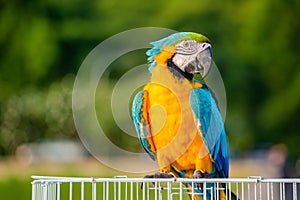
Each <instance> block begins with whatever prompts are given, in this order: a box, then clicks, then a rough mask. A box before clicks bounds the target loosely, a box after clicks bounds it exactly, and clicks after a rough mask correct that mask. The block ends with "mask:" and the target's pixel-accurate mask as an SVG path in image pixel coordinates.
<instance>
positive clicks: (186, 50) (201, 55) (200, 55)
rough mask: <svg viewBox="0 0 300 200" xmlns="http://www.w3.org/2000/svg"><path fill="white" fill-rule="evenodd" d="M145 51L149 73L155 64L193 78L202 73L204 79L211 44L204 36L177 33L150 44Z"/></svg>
mask: <svg viewBox="0 0 300 200" xmlns="http://www.w3.org/2000/svg"><path fill="white" fill-rule="evenodd" d="M150 44H152V45H153V47H152V49H150V50H148V51H147V53H146V54H147V55H148V56H149V57H148V61H149V62H150V63H151V64H150V68H149V70H150V72H152V70H153V68H154V67H155V66H156V65H157V64H165V65H167V66H168V67H170V68H173V69H174V68H175V70H177V71H180V73H183V74H187V75H190V76H193V75H194V74H200V73H201V72H202V78H205V77H206V76H207V74H208V72H209V70H210V67H211V64H212V52H211V44H210V42H209V40H208V38H206V37H205V36H203V35H201V34H198V33H193V32H179V33H175V34H172V35H170V36H168V37H166V38H163V39H161V40H158V41H155V42H151V43H150Z"/></svg>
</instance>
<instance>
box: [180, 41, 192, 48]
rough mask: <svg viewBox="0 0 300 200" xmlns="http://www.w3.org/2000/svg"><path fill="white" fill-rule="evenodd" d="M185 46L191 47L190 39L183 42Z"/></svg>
mask: <svg viewBox="0 0 300 200" xmlns="http://www.w3.org/2000/svg"><path fill="white" fill-rule="evenodd" d="M182 46H183V47H185V48H189V47H190V43H189V42H188V41H184V42H183V44H182Z"/></svg>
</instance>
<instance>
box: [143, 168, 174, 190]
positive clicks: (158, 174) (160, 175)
mask: <svg viewBox="0 0 300 200" xmlns="http://www.w3.org/2000/svg"><path fill="white" fill-rule="evenodd" d="M144 178H175V176H174V175H173V174H171V173H167V172H156V173H154V174H149V175H146V176H144ZM152 184H153V185H155V184H154V182H153V183H152ZM141 189H143V183H142V184H141Z"/></svg>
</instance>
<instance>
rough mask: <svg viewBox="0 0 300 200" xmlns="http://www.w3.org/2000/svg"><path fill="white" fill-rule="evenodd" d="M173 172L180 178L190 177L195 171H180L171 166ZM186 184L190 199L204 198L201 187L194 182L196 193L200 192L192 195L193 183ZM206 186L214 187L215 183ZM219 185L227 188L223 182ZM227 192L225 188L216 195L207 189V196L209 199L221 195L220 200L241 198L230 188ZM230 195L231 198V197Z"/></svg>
mask: <svg viewBox="0 0 300 200" xmlns="http://www.w3.org/2000/svg"><path fill="white" fill-rule="evenodd" d="M171 172H172V173H173V174H174V175H175V176H176V177H180V178H189V177H190V176H191V175H192V174H193V171H185V172H183V171H180V172H178V171H177V170H176V169H174V168H173V167H171ZM185 185H186V188H187V190H188V193H189V196H190V199H193V198H194V199H195V200H203V195H201V194H203V191H202V189H201V188H197V187H196V186H195V184H194V193H198V194H196V195H194V197H193V195H192V184H191V183H187V184H185ZM206 187H214V186H213V184H211V183H207V184H206ZM219 187H222V188H226V185H225V184H224V183H221V184H220V185H219ZM226 190H227V192H226V193H225V191H224V190H221V191H220V192H219V195H214V194H211V192H210V190H208V191H207V193H206V195H207V196H206V198H207V199H216V197H214V198H212V196H219V199H218V200H239V198H238V197H237V196H236V195H235V194H234V193H233V192H232V191H230V190H229V189H226ZM226 194H227V198H226ZM229 197H230V198H229Z"/></svg>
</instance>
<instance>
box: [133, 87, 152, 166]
mask: <svg viewBox="0 0 300 200" xmlns="http://www.w3.org/2000/svg"><path fill="white" fill-rule="evenodd" d="M143 96H144V91H140V92H138V93H137V94H136V96H135V98H134V100H133V103H132V118H133V123H134V126H135V129H136V132H137V134H138V138H139V140H140V142H141V144H142V146H143V148H144V149H145V151H146V152H147V153H148V154H149V156H150V157H151V158H152V159H153V160H155V153H154V152H152V151H151V148H150V145H149V142H148V136H149V135H150V133H149V127H148V128H147V119H144V118H143V115H142V108H143V104H144V99H143ZM150 136H151V135H150Z"/></svg>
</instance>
